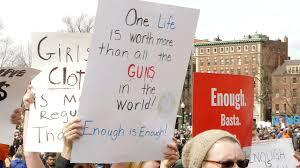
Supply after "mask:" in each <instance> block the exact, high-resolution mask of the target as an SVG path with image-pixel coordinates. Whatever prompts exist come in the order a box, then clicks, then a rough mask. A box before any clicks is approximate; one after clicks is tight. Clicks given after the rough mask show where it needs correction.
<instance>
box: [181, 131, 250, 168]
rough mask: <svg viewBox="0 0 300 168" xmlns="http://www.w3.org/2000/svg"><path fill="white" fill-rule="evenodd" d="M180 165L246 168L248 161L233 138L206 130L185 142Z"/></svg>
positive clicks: (194, 167)
mask: <svg viewBox="0 0 300 168" xmlns="http://www.w3.org/2000/svg"><path fill="white" fill-rule="evenodd" d="M182 163H183V167H184V168H214V167H216V168H217V167H222V168H232V167H234V166H235V167H239V168H246V167H247V166H248V163H249V160H248V159H245V156H244V153H243V151H242V148H241V146H240V144H239V141H238V140H237V139H236V138H235V136H233V135H232V134H230V133H228V132H226V131H223V130H208V131H205V132H203V133H200V134H198V135H197V136H195V137H194V138H192V139H191V140H190V141H188V142H187V144H186V145H185V146H184V148H183V152H182Z"/></svg>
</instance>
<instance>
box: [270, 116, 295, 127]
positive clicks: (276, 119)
mask: <svg viewBox="0 0 300 168" xmlns="http://www.w3.org/2000/svg"><path fill="white" fill-rule="evenodd" d="M280 124H286V125H298V124H300V115H296V114H295V115H292V116H288V115H281V116H272V125H274V126H278V125H280Z"/></svg>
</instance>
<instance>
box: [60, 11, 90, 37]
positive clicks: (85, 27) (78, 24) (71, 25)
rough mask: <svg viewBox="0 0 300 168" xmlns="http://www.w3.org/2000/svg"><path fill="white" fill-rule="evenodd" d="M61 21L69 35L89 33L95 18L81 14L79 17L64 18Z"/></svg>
mask: <svg viewBox="0 0 300 168" xmlns="http://www.w3.org/2000/svg"><path fill="white" fill-rule="evenodd" d="M62 21H63V23H64V24H65V25H66V27H67V29H66V31H67V32H71V33H76V32H79V33H90V32H92V31H93V30H94V26H95V17H93V16H92V17H89V16H87V15H86V14H81V15H80V16H79V17H76V16H73V17H71V16H66V17H64V18H63V19H62Z"/></svg>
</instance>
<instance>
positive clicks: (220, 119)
mask: <svg viewBox="0 0 300 168" xmlns="http://www.w3.org/2000/svg"><path fill="white" fill-rule="evenodd" d="M253 90H254V81H253V77H250V76H241V75H228V74H210V73H194V95H193V136H195V135H197V134H199V133H201V132H203V131H206V130H210V129H222V130H225V131H228V132H230V133H232V134H234V135H236V136H237V138H238V139H239V141H240V143H241V146H242V147H244V146H250V145H251V141H252V122H253V102H254V95H253Z"/></svg>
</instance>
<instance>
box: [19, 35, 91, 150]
mask: <svg viewBox="0 0 300 168" xmlns="http://www.w3.org/2000/svg"><path fill="white" fill-rule="evenodd" d="M89 45H90V35H88V34H76V33H72V34H71V33H33V34H32V50H33V63H32V67H35V68H37V69H40V70H42V72H41V73H40V74H39V75H38V76H37V77H36V78H35V79H34V80H33V81H32V85H33V87H34V92H35V95H36V99H35V104H33V105H32V106H31V107H30V112H29V121H28V126H27V136H26V141H25V150H26V151H34V152H60V151H61V150H62V145H63V140H62V138H63V134H62V128H63V126H64V124H66V123H68V121H69V120H70V119H71V118H72V117H75V116H77V113H78V107H79V97H80V94H81V89H82V84H83V81H84V76H85V67H86V63H87V58H88V55H89Z"/></svg>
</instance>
